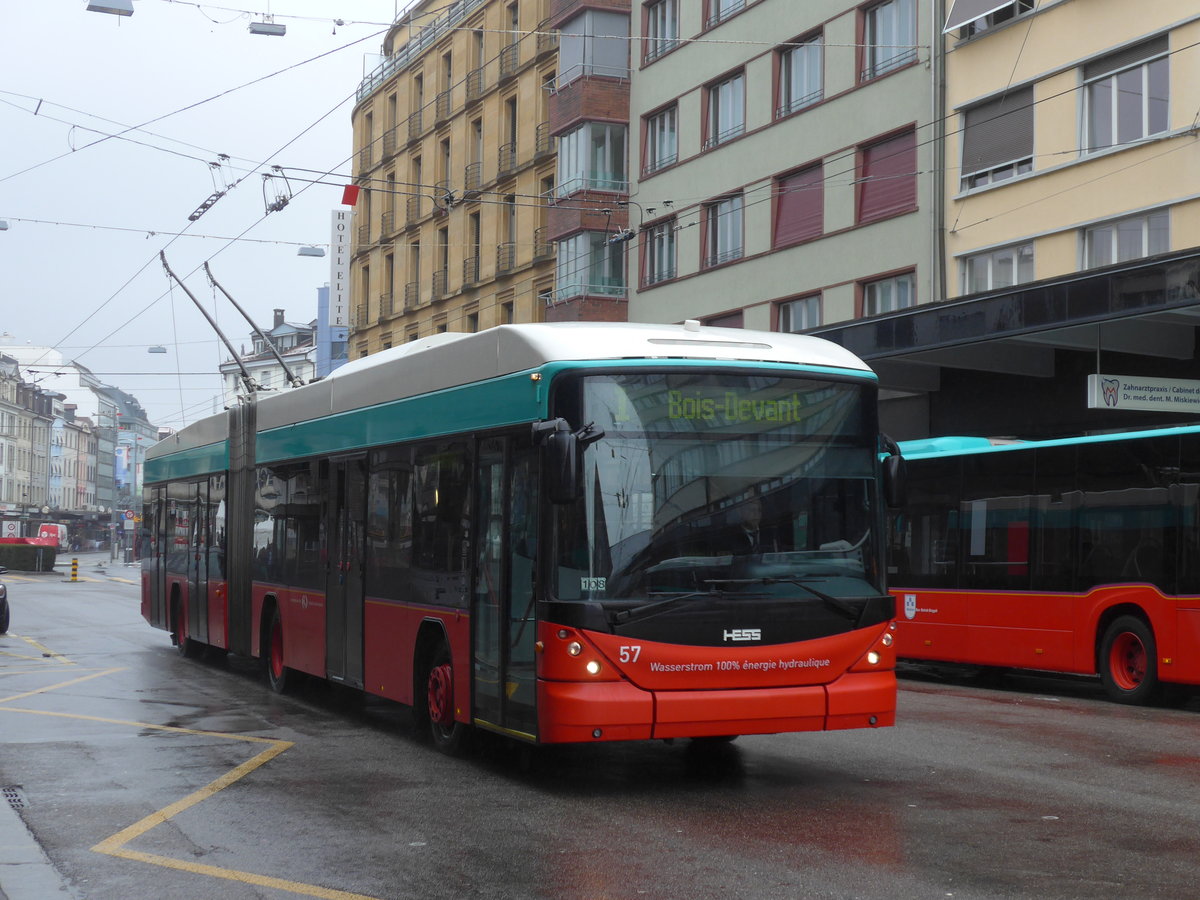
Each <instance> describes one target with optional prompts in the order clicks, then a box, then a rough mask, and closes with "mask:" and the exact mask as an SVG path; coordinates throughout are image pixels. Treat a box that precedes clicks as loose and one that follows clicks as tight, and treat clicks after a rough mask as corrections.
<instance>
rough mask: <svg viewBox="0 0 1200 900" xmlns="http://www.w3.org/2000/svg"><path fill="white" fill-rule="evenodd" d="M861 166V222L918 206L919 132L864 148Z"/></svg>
mask: <svg viewBox="0 0 1200 900" xmlns="http://www.w3.org/2000/svg"><path fill="white" fill-rule="evenodd" d="M858 165H859V171H858V217H857V221H858V224H860V225H863V224H866V223H868V222H875V221H878V220H879V219H886V218H888V217H889V216H894V215H898V214H899V213H904V212H912V211H913V210H915V209H916V208H917V136H916V132H914V131H906V132H904V133H903V134H899V135H895V136H894V137H890V138H887V139H886V140H882V141H879V142H877V143H874V144H868V145H866V146H864V147H860V148H859V151H858Z"/></svg>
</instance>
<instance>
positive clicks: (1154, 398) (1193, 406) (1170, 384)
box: [1087, 375, 1200, 415]
mask: <svg viewBox="0 0 1200 900" xmlns="http://www.w3.org/2000/svg"><path fill="white" fill-rule="evenodd" d="M1087 392H1088V409H1141V410H1149V411H1152V412H1172V413H1196V414H1197V415H1200V381H1191V380H1187V379H1183V378H1143V377H1141V376H1140V375H1089V376H1088V386H1087Z"/></svg>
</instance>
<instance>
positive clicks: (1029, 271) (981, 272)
mask: <svg viewBox="0 0 1200 900" xmlns="http://www.w3.org/2000/svg"><path fill="white" fill-rule="evenodd" d="M1033 262H1034V258H1033V241H1028V242H1026V243H1024V244H1012V245H1010V246H1007V247H998V248H997V249H995V250H988V251H986V252H984V253H973V254H972V255H970V256H966V257H963V260H962V292H963V293H964V294H978V293H982V292H984V291H994V290H998V289H1000V288H1006V287H1012V286H1013V285H1017V284H1025V283H1026V282H1029V281H1033V279H1034V267H1033ZM1006 267H1007V273H1008V274H1007V276H1006V274H1005V273H1006ZM979 282H982V285H981V286H977V284H978V283H979Z"/></svg>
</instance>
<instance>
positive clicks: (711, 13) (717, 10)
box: [704, 0, 746, 28]
mask: <svg viewBox="0 0 1200 900" xmlns="http://www.w3.org/2000/svg"><path fill="white" fill-rule="evenodd" d="M745 8H746V0H709V4H708V19H707V20H706V21H705V23H704V27H705V28H713V27H714V26H716V25H720V24H721V23H722V22H724V21H725V20H726V19H728V18H729V17H730V16H732V15H733V14H734V13H736V12H741V11H742V10H743V9H745Z"/></svg>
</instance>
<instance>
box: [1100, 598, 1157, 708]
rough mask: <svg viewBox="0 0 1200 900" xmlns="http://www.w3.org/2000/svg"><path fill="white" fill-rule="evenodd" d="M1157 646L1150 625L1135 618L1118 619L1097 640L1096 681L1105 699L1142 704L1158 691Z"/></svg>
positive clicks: (1153, 696)
mask: <svg viewBox="0 0 1200 900" xmlns="http://www.w3.org/2000/svg"><path fill="white" fill-rule="evenodd" d="M1157 662H1158V646H1157V644H1156V643H1155V640H1154V632H1153V631H1152V630H1151V628H1150V626H1149V625H1148V624H1147V623H1146V622H1145V621H1144V620H1142V619H1140V618H1138V617H1137V616H1118V617H1117V618H1115V619H1113V621H1112V622H1111V623H1109V626H1108V628H1106V629H1105V630H1104V637H1103V639H1102V640H1101V641H1100V667H1099V668H1100V681H1101V683H1102V684H1103V685H1104V690H1105V692H1106V693H1107V694H1108V696H1109V699H1111V700H1113V701H1115V702H1117V703H1126V704H1130V705H1144V704H1147V703H1150V702H1151V701H1152V700H1153V699H1154V698H1155V697H1156V696H1157V695H1158V692H1159V689H1160V688H1161V684H1160V683H1159V680H1158V665H1157Z"/></svg>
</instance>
